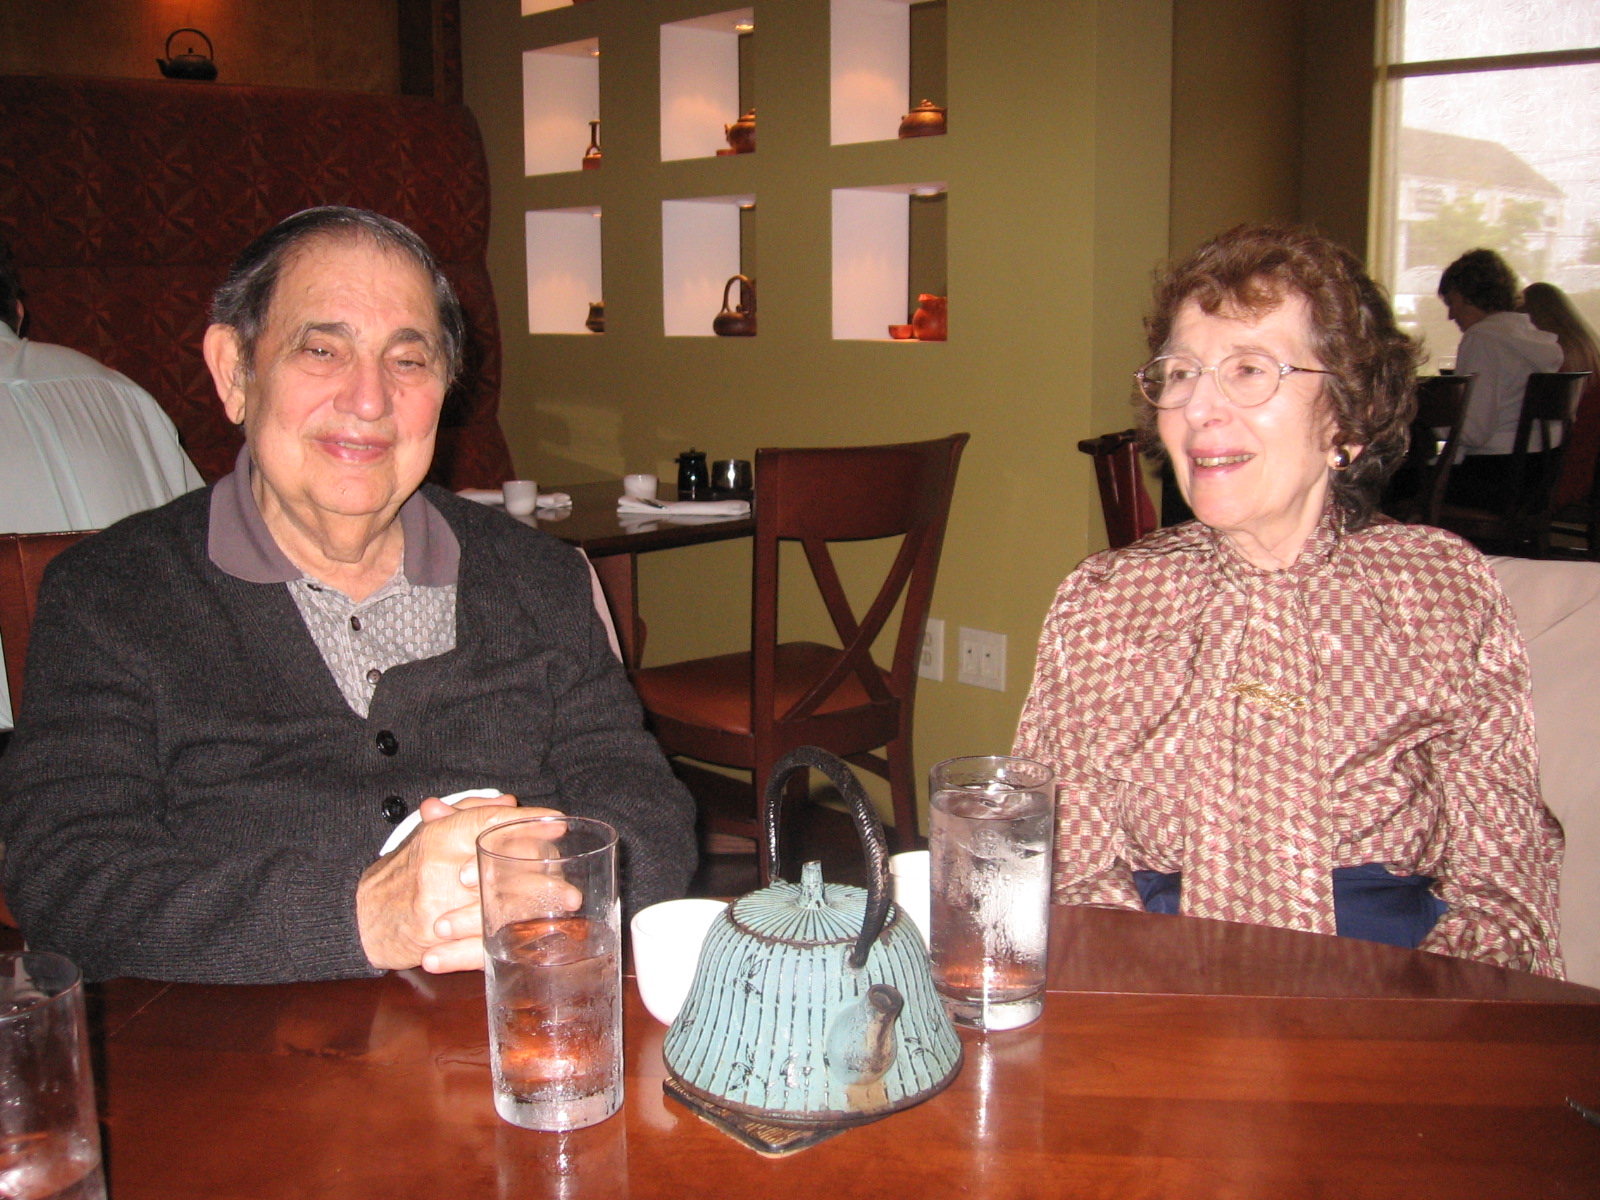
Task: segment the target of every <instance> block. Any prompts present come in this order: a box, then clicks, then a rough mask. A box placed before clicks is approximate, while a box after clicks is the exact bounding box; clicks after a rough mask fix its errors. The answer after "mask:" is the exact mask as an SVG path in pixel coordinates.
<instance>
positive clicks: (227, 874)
mask: <svg viewBox="0 0 1600 1200" xmlns="http://www.w3.org/2000/svg"><path fill="white" fill-rule="evenodd" d="M426 494H427V497H428V499H429V501H430V502H431V503H432V504H433V505H434V506H435V508H437V509H438V511H439V512H440V513H441V514H443V516H444V517H445V519H446V521H448V523H449V525H450V527H451V528H452V529H453V530H454V531H455V534H456V537H457V539H458V540H459V541H460V544H461V566H460V575H459V578H458V593H457V601H456V648H455V649H454V650H452V651H450V652H449V653H447V654H442V655H439V656H438V657H435V658H430V659H424V660H422V661H419V662H413V663H407V664H404V665H401V666H397V667H393V668H391V669H390V670H388V671H387V672H385V673H384V675H383V677H382V679H381V680H380V681H379V683H378V686H377V690H376V692H375V694H374V695H373V698H372V707H371V714H370V716H368V717H367V718H365V719H363V718H362V717H360V716H358V715H357V714H356V713H355V712H353V711H352V710H351V708H350V706H349V705H348V704H347V703H346V702H345V699H344V697H343V696H342V695H341V694H340V692H339V688H338V686H337V684H336V683H335V682H334V679H333V677H332V675H331V674H330V673H329V671H328V668H327V666H326V665H325V664H324V663H323V660H322V657H321V655H320V654H319V652H318V650H317V647H316V644H315V643H314V642H313V641H312V638H311V635H310V634H309V633H308V632H307V631H306V627H305V624H304V622H303V620H302V619H301V617H300V614H299V612H298V610H297V609H296V607H295V604H294V600H293V599H292V598H291V596H290V595H289V591H288V589H287V588H286V587H284V586H283V585H282V584H279V583H274V584H258V583H247V582H245V581H243V580H240V579H236V578H234V577H233V576H231V575H228V574H226V573H224V572H223V571H221V570H220V569H219V568H218V567H217V566H216V565H215V564H214V563H212V562H211V560H210V559H209V558H208V557H207V553H206V538H207V519H208V514H209V511H210V497H211V492H210V490H209V489H207V490H205V491H199V492H191V493H190V494H189V495H187V496H184V497H182V498H180V499H178V500H175V501H173V502H172V503H171V504H168V505H166V506H165V507H163V508H159V509H155V510H153V511H151V512H147V513H141V514H138V515H136V516H133V517H130V518H128V519H127V520H125V521H122V522H120V523H119V524H117V525H115V526H113V527H112V528H111V529H109V530H106V531H105V532H103V533H101V534H98V535H96V536H95V537H93V538H90V539H88V540H86V541H84V542H82V543H81V544H79V545H78V546H76V547H74V548H73V549H71V550H68V551H67V552H66V553H64V554H63V555H61V557H60V558H58V559H57V560H56V561H55V562H54V563H53V564H51V567H50V569H49V572H48V573H47V575H46V577H45V582H44V587H43V589H42V590H41V594H40V602H39V611H38V615H37V617H36V619H35V622H34V626H33V634H32V642H31V645H30V647H29V655H28V673H27V689H26V694H27V704H26V711H25V712H24V713H22V714H21V719H20V720H19V721H18V723H17V726H18V727H17V732H16V733H15V735H14V736H13V740H12V743H11V746H10V748H9V749H8V750H7V751H6V753H5V755H4V757H3V758H0V839H3V840H4V842H5V845H6V856H5V893H6V896H7V898H8V900H9V901H10V904H11V906H12V908H13V910H14V911H15V912H16V914H17V916H18V918H19V919H20V922H21V925H22V928H23V930H24V932H25V933H26V934H27V937H28V940H29V944H30V945H31V946H33V947H34V948H36V949H41V950H56V951H59V952H61V953H63V954H66V955H68V956H69V957H71V958H72V959H73V960H74V961H75V962H76V963H77V964H78V966H79V967H80V968H81V969H82V970H83V972H84V974H85V975H86V976H87V977H88V978H91V979H97V978H107V977H112V976H122V975H132V976H144V977H149V978H158V979H181V980H203V981H211V982H224V983H259V982H273V981H281V980H297V979H321V978H335V977H342V976H355V975H364V974H371V973H373V972H372V968H371V967H370V966H369V964H368V962H367V959H366V956H365V955H364V954H363V953H362V950H361V940H360V936H359V933H358V931H357V928H356V920H355V889H356V882H357V880H358V879H359V877H360V875H361V873H362V871H363V870H364V869H365V868H366V867H367V866H368V865H370V864H371V863H372V861H373V860H374V859H375V858H376V857H377V853H378V848H379V847H380V846H381V845H382V844H383V841H384V839H385V838H386V837H387V836H388V835H389V833H390V831H391V830H392V828H393V825H392V824H391V820H392V819H393V818H394V815H395V814H397V813H398V811H399V810H398V807H397V806H396V805H395V804H393V803H391V804H389V805H388V810H389V813H390V816H388V817H386V816H385V811H384V809H385V801H386V800H388V799H389V798H391V797H399V798H400V800H401V801H403V802H404V805H405V807H406V810H408V811H409V810H411V809H415V808H416V806H417V805H418V804H419V803H420V802H421V801H422V800H423V799H424V798H425V797H427V796H440V795H446V794H448V793H450V792H455V791H460V790H462V789H464V788H472V787H498V788H500V789H502V790H504V791H506V792H510V793H513V794H514V795H516V797H517V798H518V800H519V801H520V802H521V803H523V804H525V805H546V806H549V807H552V808H558V809H561V810H563V811H566V812H570V813H574V814H581V815H586V816H595V817H599V818H601V819H603V820H605V821H608V822H610V823H611V824H613V825H615V826H616V827H617V829H618V831H619V832H620V834H621V843H622V874H623V892H624V900H625V903H626V905H627V906H628V908H629V909H630V910H633V909H637V908H639V907H642V906H644V905H646V904H650V903H654V902H655V901H657V900H664V899H667V898H669V897H673V896H679V895H682V893H683V890H684V888H685V887H686V886H687V883H688V880H689V875H690V873H691V872H692V870H693V868H694V861H695V846H694V835H693V822H694V814H693V805H692V802H691V801H690V799H689V797H688V795H687V794H686V793H685V791H684V790H683V788H682V786H681V785H680V784H679V783H678V782H677V781H676V780H675V779H674V778H673V776H672V774H671V772H670V770H669V769H668V767H667V764H666V761H665V760H664V759H663V758H662V755H661V752H660V749H659V748H658V747H657V746H656V743H655V741H654V740H653V739H652V738H651V737H650V736H649V734H648V733H646V732H645V730H644V727H643V721H642V717H641V712H640V708H639V703H638V700H637V698H636V697H635V695H634V693H633V690H632V688H631V687H630V685H629V683H628V680H627V678H626V676H625V674H624V672H623V670H622V667H621V665H620V664H619V663H618V662H617V660H616V658H615V656H614V655H613V654H612V652H611V649H610V646H609V644H608V642H607V639H606V635H605V632H604V630H603V628H602V626H601V624H600V622H599V620H598V618H597V617H596V615H595V612H594V607H593V598H592V592H591V587H590V581H589V575H588V572H587V571H586V570H585V567H584V563H583V561H582V559H581V558H580V557H579V556H578V555H577V554H576V553H575V552H574V551H573V550H572V548H571V547H569V546H566V545H564V544H563V543H561V542H559V541H557V540H556V539H554V538H552V537H550V536H549V535H547V534H545V533H542V532H539V531H537V530H534V529H530V528H528V527H526V526H524V525H521V524H518V523H517V522H515V521H512V520H510V519H508V518H507V517H505V516H504V515H503V514H501V513H499V512H495V511H492V510H489V509H486V508H483V507H480V506H478V505H475V504H472V503H469V502H467V501H464V500H461V499H460V498H458V497H456V496H453V495H451V494H449V493H448V492H445V491H442V490H439V489H437V488H432V487H429V488H428V489H427V491H426Z"/></svg>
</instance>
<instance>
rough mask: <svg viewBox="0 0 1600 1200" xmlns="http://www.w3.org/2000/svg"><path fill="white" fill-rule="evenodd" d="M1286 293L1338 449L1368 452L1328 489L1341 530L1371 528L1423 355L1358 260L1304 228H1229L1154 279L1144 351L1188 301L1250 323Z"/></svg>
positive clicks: (1145, 411) (1146, 438) (1143, 424)
mask: <svg viewBox="0 0 1600 1200" xmlns="http://www.w3.org/2000/svg"><path fill="white" fill-rule="evenodd" d="M1289 295H1300V296H1303V297H1304V298H1305V301H1306V304H1307V307H1308V309H1309V311H1310V320H1311V347H1312V349H1313V351H1314V352H1315V353H1316V356H1317V359H1318V361H1319V362H1320V363H1321V365H1322V367H1323V369H1324V370H1327V371H1330V372H1332V374H1330V375H1325V376H1322V377H1321V378H1322V379H1323V387H1322V392H1321V396H1320V400H1319V403H1322V404H1324V405H1326V406H1327V410H1328V412H1329V414H1330V415H1331V416H1332V418H1333V423H1334V439H1335V444H1336V445H1350V446H1363V447H1365V449H1363V450H1362V452H1361V454H1360V455H1359V456H1358V457H1357V458H1356V460H1355V462H1353V463H1352V464H1351V465H1350V467H1349V469H1348V470H1345V471H1337V472H1334V474H1333V482H1332V490H1333V497H1334V500H1335V502H1336V503H1337V504H1338V505H1339V506H1340V508H1341V509H1343V511H1344V516H1345V528H1346V529H1349V530H1356V529H1360V528H1361V527H1362V526H1364V525H1367V524H1368V523H1370V522H1371V520H1372V518H1373V515H1374V514H1375V513H1376V511H1377V507H1378V500H1379V497H1380V496H1381V495H1382V492H1383V485H1384V484H1385V483H1386V482H1387V481H1388V479H1389V476H1390V475H1391V474H1393V473H1394V469H1395V467H1397V466H1398V465H1399V464H1400V461H1401V460H1402V459H1403V458H1404V457H1405V453H1406V443H1407V439H1408V436H1409V430H1410V426H1411V418H1412V416H1413V415H1414V414H1415V412H1416V407H1417V402H1416V369H1417V362H1418V360H1419V358H1420V356H1421V355H1420V350H1419V347H1418V346H1417V344H1416V342H1414V341H1413V340H1412V339H1411V338H1409V337H1408V336H1406V335H1405V334H1404V333H1402V332H1401V331H1400V329H1399V327H1398V326H1397V325H1396V324H1395V320H1394V312H1393V310H1392V309H1390V307H1389V301H1388V300H1387V298H1385V296H1384V294H1383V292H1382V291H1381V290H1380V289H1379V287H1378V285H1377V284H1376V283H1374V282H1373V281H1372V278H1371V277H1370V276H1369V275H1368V274H1367V273H1366V270H1365V268H1364V267H1362V265H1361V263H1360V261H1359V260H1358V259H1357V258H1356V257H1355V255H1353V254H1351V253H1350V252H1349V251H1348V250H1345V249H1344V248H1343V247H1341V246H1337V245H1335V244H1334V243H1333V242H1331V241H1329V240H1328V239H1327V238H1325V237H1322V236H1321V235H1320V234H1316V233H1313V232H1311V231H1310V230H1305V229H1294V228H1288V227H1281V226H1272V225H1240V226H1238V227H1236V228H1234V229H1230V230H1228V232H1227V233H1224V234H1221V235H1219V236H1217V237H1215V238H1213V239H1212V240H1211V241H1209V242H1207V243H1206V244H1205V245H1203V246H1201V247H1200V248H1199V249H1198V250H1196V251H1195V252H1194V253H1193V254H1191V255H1190V256H1189V257H1188V258H1187V259H1185V260H1184V261H1183V262H1182V263H1180V264H1179V265H1178V266H1176V267H1174V268H1172V269H1171V270H1169V271H1168V272H1166V274H1165V275H1163V276H1160V277H1159V278H1158V279H1157V281H1156V287H1155V296H1154V299H1153V302H1152V305H1151V314H1150V316H1149V317H1148V318H1147V319H1146V321H1145V332H1146V334H1147V335H1148V337H1149V342H1150V352H1151V354H1153V355H1158V354H1162V353H1164V352H1165V350H1166V347H1167V341H1168V339H1169V338H1170V337H1171V335H1172V325H1173V322H1174V321H1175V320H1176V319H1177V315H1178V310H1179V309H1181V308H1182V307H1183V305H1184V304H1185V303H1186V302H1188V301H1190V300H1193V301H1194V302H1195V303H1197V304H1198V305H1199V306H1200V309H1201V311H1202V312H1204V313H1206V314H1208V315H1211V316H1215V315H1216V314H1218V313H1222V314H1223V315H1225V316H1242V317H1246V318H1249V319H1252V320H1256V319H1259V318H1261V317H1263V316H1265V315H1266V314H1267V313H1270V312H1272V311H1273V310H1274V309H1276V308H1277V307H1278V306H1279V305H1280V304H1282V303H1283V301H1284V299H1285V297H1287V296H1289ZM1296 365H1309V364H1296ZM1140 410H1141V411H1140V414H1139V434H1140V437H1141V440H1142V443H1143V445H1144V447H1145V449H1146V452H1147V453H1151V454H1153V455H1155V456H1157V457H1159V456H1160V455H1161V454H1162V453H1163V450H1162V448H1161V443H1160V439H1159V438H1158V436H1157V435H1156V409H1155V408H1154V407H1153V406H1151V405H1149V404H1143V403H1141V404H1140Z"/></svg>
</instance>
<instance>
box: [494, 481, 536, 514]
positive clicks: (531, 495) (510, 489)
mask: <svg viewBox="0 0 1600 1200" xmlns="http://www.w3.org/2000/svg"><path fill="white" fill-rule="evenodd" d="M500 494H501V495H502V496H504V497H505V501H506V511H507V512H508V513H510V514H511V515H512V516H513V517H526V516H528V515H530V514H531V513H532V512H533V510H534V509H535V508H537V507H538V506H539V485H538V484H537V483H535V482H534V481H533V480H531V479H508V480H506V481H505V482H504V483H502V484H501V485H500Z"/></svg>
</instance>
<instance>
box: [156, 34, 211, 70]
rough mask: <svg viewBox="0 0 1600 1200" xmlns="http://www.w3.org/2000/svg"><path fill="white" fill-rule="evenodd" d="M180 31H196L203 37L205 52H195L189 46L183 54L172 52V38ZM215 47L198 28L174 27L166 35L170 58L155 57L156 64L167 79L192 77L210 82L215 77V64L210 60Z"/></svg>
mask: <svg viewBox="0 0 1600 1200" xmlns="http://www.w3.org/2000/svg"><path fill="white" fill-rule="evenodd" d="M180 33H198V34H200V36H201V37H202V38H205V43H206V52H205V53H204V54H196V53H195V52H194V47H193V46H190V47H189V49H188V52H187V53H185V54H172V39H173V38H175V37H177V36H178V35H179V34H180ZM216 52H217V51H216V47H214V46H213V45H212V44H211V39H210V38H208V37H206V35H205V34H204V33H203V32H201V31H200V30H198V29H174V30H173V31H172V32H171V33H170V34H168V35H167V53H168V54H172V57H171V58H158V59H156V66H158V67H160V68H161V73H162V74H163V75H165V76H166V77H167V78H168V79H194V80H198V81H199V82H201V83H210V82H211V81H212V80H213V79H215V78H216V77H217V64H216V63H215V62H214V61H213V60H212V57H211V56H212V55H213V54H215V53H216Z"/></svg>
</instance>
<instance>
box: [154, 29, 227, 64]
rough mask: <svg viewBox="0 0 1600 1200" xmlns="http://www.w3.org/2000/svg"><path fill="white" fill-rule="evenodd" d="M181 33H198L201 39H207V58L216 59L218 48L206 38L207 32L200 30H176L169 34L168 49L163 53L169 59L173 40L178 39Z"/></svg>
mask: <svg viewBox="0 0 1600 1200" xmlns="http://www.w3.org/2000/svg"><path fill="white" fill-rule="evenodd" d="M180 33H198V34H199V35H200V36H201V37H203V38H205V41H206V57H207V58H215V57H216V53H217V51H216V47H215V46H213V45H212V44H211V39H210V38H208V37H206V35H205V32H204V31H203V30H200V29H174V30H173V31H172V32H171V33H169V34H167V48H166V50H165V51H163V53H165V54H167V55H168V56H169V57H170V56H171V54H172V39H173V38H175V37H177V36H178V35H179V34H180Z"/></svg>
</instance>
